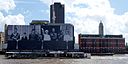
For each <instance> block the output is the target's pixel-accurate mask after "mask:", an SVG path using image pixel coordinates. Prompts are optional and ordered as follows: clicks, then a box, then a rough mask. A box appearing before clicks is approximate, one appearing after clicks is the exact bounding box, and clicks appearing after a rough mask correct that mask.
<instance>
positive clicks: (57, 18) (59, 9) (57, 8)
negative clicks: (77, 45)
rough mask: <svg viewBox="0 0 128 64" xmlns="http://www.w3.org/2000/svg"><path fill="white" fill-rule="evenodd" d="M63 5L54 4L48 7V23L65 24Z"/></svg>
mask: <svg viewBox="0 0 128 64" xmlns="http://www.w3.org/2000/svg"><path fill="white" fill-rule="evenodd" d="M64 18H65V13H64V5H63V4H61V3H58V2H56V3H54V4H52V5H51V6H50V23H65V22H64V21H65V19H64Z"/></svg>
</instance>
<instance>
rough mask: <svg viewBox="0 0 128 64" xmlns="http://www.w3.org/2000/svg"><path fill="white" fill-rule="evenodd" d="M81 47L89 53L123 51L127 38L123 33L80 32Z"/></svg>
mask: <svg viewBox="0 0 128 64" xmlns="http://www.w3.org/2000/svg"><path fill="white" fill-rule="evenodd" d="M79 49H80V50H81V51H84V52H87V53H123V52H124V50H125V38H123V37H122V35H105V36H104V37H100V35H90V34H79Z"/></svg>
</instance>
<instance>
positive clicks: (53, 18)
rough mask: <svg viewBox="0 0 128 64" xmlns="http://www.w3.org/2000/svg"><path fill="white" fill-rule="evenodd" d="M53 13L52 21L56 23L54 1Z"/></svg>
mask: <svg viewBox="0 0 128 64" xmlns="http://www.w3.org/2000/svg"><path fill="white" fill-rule="evenodd" d="M52 3H53V5H52V12H53V16H52V20H53V23H55V20H56V16H55V9H54V1H53V0H52Z"/></svg>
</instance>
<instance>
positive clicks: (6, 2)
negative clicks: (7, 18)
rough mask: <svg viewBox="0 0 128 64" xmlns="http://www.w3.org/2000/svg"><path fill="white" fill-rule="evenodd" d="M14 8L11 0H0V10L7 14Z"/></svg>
mask: <svg viewBox="0 0 128 64" xmlns="http://www.w3.org/2000/svg"><path fill="white" fill-rule="evenodd" d="M15 7H16V5H15V3H14V1H13V0H0V10H4V11H6V12H8V10H12V9H14V8H15Z"/></svg>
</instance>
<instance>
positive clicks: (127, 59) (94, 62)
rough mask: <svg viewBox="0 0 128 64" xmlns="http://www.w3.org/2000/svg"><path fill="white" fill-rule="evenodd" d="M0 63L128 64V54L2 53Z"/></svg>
mask: <svg viewBox="0 0 128 64" xmlns="http://www.w3.org/2000/svg"><path fill="white" fill-rule="evenodd" d="M0 64H128V54H124V55H114V56H92V57H91V59H86V58H84V59H59V58H50V59H46V58H45V59H6V58H5V57H4V55H0Z"/></svg>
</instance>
